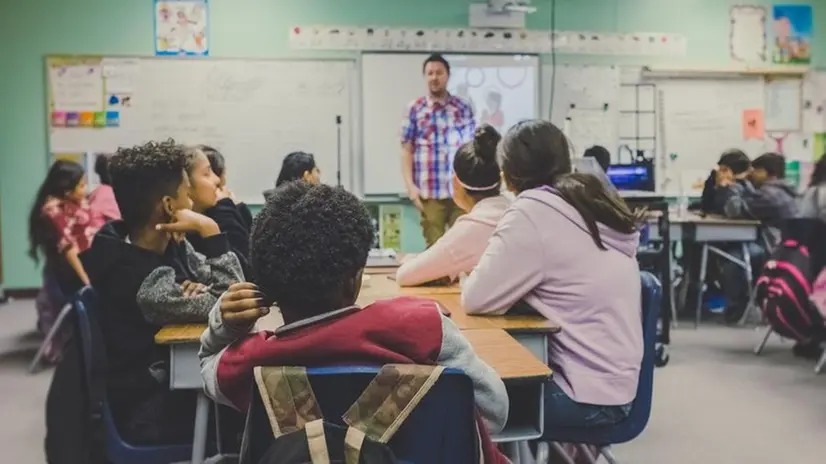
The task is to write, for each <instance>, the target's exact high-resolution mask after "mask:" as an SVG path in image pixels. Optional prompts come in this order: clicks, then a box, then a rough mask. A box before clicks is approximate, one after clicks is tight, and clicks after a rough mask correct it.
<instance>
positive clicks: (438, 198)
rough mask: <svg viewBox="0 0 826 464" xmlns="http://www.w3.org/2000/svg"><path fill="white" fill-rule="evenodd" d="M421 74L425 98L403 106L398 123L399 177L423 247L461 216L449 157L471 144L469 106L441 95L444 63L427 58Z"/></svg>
mask: <svg viewBox="0 0 826 464" xmlns="http://www.w3.org/2000/svg"><path fill="white" fill-rule="evenodd" d="M422 73H423V74H424V77H425V79H426V80H427V95H426V96H424V97H420V98H417V99H416V100H413V101H412V102H411V103H410V105H408V107H407V112H406V113H405V118H404V120H403V122H402V176H403V178H404V182H405V186H406V187H407V196H408V197H409V198H410V201H412V202H413V204H414V205H415V206H416V208H418V209H419V211H420V212H421V215H422V221H421V223H422V232H423V233H424V239H425V242H426V243H427V246H428V247H429V246H431V245H433V244H434V243H435V242H436V240H438V239H439V237H441V236H442V235H443V234H444V233H445V229H447V227H450V226H451V225H453V222H454V221H456V218H458V217H459V216H460V215H461V214H462V210H461V209H459V207H457V206H456V204H455V203H454V202H453V198H452V196H453V157H454V156H455V155H456V151H457V150H458V149H459V147H460V146H462V145H463V144H464V143H465V142H470V141H471V140H473V131H474V130H475V129H476V123H475V122H474V119H473V109H472V108H471V106H470V105H469V104H468V103H467V102H465V101H463V100H462V99H460V98H459V97H457V96H454V95H451V94H450V93H449V92H448V91H447V81H448V79H450V64H449V63H448V62H447V60H445V59H444V57H443V56H442V55H439V54H433V55H430V56H429V57H427V59H426V60H425V61H424V64H423V65H422Z"/></svg>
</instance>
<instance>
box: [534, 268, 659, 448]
mask: <svg viewBox="0 0 826 464" xmlns="http://www.w3.org/2000/svg"><path fill="white" fill-rule="evenodd" d="M640 278H641V281H642V336H643V342H644V343H645V345H644V349H643V356H642V364H641V366H640V380H639V383H638V385H637V395H636V397H635V398H634V404H633V405H632V406H631V412H630V414H629V415H628V417H627V418H626V419H625V420H623V421H622V422H619V423H617V424H614V425H608V426H602V427H558V428H550V429H545V432H544V434H543V436H542V439H543V440H544V441H548V442H555V443H579V444H585V445H592V446H597V447H598V448H600V454H602V455H603V456H604V457H605V459H607V460H608V462H609V463H611V464H614V463H616V462H617V460H616V458H615V457H614V455H613V453H612V452H611V450H610V448H609V447H610V446H611V445H618V444H621V443H626V442H629V441H631V440H633V439H634V438H636V437H637V436H638V435H639V434H640V433H642V431H643V430H645V426H646V425H647V424H648V418H649V416H650V415H651V401H652V395H653V390H654V359H655V357H656V343H657V320H658V318H659V313H660V308H661V303H662V286H661V285H660V282H659V280H657V278H656V277H654V275H652V274H651V273H649V272H645V271H642V272H640ZM555 448H556V449H557V451H561V448H560V447H555ZM540 449H541V450H542V451H541V452H540V456H539V459H537V461H538V462H545V461H546V458H547V456H542V455H543V454H544V455H547V448H545V447H541V448H540Z"/></svg>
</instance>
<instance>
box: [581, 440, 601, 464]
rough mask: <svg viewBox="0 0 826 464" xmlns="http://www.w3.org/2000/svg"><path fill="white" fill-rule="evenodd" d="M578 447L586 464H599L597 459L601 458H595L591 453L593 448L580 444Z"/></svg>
mask: <svg viewBox="0 0 826 464" xmlns="http://www.w3.org/2000/svg"><path fill="white" fill-rule="evenodd" d="M576 447H577V448H578V449H579V453H580V454H581V455H582V456H583V458H584V459H585V462H587V463H588V464H597V459H599V456H594V455H593V453H591V448H590V447H589V446H588V445H585V444H582V443H579V444H577V445H576Z"/></svg>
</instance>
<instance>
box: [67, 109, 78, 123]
mask: <svg viewBox="0 0 826 464" xmlns="http://www.w3.org/2000/svg"><path fill="white" fill-rule="evenodd" d="M79 125H80V113H78V112H76V111H70V112H68V113H66V127H77V126H79Z"/></svg>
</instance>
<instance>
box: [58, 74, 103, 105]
mask: <svg viewBox="0 0 826 464" xmlns="http://www.w3.org/2000/svg"><path fill="white" fill-rule="evenodd" d="M102 68H103V67H102V66H101V65H100V64H79V65H66V66H54V67H51V68H49V73H50V76H49V84H50V85H51V96H52V102H53V104H54V108H53V109H54V110H55V111H72V112H87V111H92V112H94V111H101V110H103V72H102Z"/></svg>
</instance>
